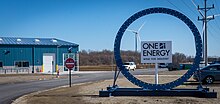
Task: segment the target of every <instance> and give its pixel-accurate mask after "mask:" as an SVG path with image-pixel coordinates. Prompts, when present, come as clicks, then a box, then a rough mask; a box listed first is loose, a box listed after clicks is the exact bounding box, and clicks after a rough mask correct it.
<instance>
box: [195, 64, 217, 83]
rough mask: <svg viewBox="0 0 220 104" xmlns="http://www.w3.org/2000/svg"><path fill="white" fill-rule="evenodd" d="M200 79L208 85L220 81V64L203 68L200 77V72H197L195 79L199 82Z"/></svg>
mask: <svg viewBox="0 0 220 104" xmlns="http://www.w3.org/2000/svg"><path fill="white" fill-rule="evenodd" d="M200 78H201V81H202V82H203V83H207V84H211V83H213V82H214V81H218V80H220V64H213V65H209V66H206V67H204V68H201V69H200V75H199V70H198V71H196V72H195V73H194V75H193V79H195V80H196V81H199V79H200Z"/></svg>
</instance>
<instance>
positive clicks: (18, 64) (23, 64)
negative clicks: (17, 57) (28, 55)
mask: <svg viewBox="0 0 220 104" xmlns="http://www.w3.org/2000/svg"><path fill="white" fill-rule="evenodd" d="M15 66H16V67H29V62H27V61H16V62H15Z"/></svg>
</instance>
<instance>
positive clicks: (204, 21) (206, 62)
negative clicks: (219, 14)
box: [198, 0, 214, 66]
mask: <svg viewBox="0 0 220 104" xmlns="http://www.w3.org/2000/svg"><path fill="white" fill-rule="evenodd" d="M204 2H205V7H204V8H200V7H199V6H198V10H202V11H204V14H205V15H204V16H203V17H202V19H200V18H199V17H198V20H199V21H203V25H204V28H205V33H204V39H203V40H204V41H203V58H204V61H205V66H207V64H208V54H207V46H208V45H207V44H208V41H207V22H208V21H210V20H213V19H214V15H213V16H211V17H210V16H208V17H209V18H208V17H207V12H208V11H209V10H210V9H214V4H213V5H212V7H207V0H204Z"/></svg>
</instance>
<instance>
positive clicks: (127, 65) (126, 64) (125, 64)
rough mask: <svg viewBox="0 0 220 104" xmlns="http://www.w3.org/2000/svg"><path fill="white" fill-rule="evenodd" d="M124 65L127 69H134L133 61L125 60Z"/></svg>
mask: <svg viewBox="0 0 220 104" xmlns="http://www.w3.org/2000/svg"><path fill="white" fill-rule="evenodd" d="M124 66H125V68H126V69H128V70H135V69H136V65H135V63H134V62H125V63H124Z"/></svg>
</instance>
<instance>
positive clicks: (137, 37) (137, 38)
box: [127, 22, 145, 52]
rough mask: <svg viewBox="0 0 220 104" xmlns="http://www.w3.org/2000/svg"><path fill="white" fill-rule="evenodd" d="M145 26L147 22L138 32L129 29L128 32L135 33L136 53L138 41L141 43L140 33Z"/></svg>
mask: <svg viewBox="0 0 220 104" xmlns="http://www.w3.org/2000/svg"><path fill="white" fill-rule="evenodd" d="M144 24H145V22H144V23H143V24H142V25H141V27H140V28H139V29H138V30H137V31H136V30H130V29H127V31H130V32H132V33H134V35H135V52H137V42H138V40H139V42H140V41H141V38H140V35H139V32H140V30H141V29H142V27H143V26H144Z"/></svg>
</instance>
